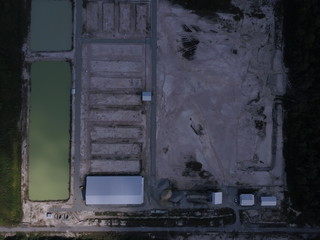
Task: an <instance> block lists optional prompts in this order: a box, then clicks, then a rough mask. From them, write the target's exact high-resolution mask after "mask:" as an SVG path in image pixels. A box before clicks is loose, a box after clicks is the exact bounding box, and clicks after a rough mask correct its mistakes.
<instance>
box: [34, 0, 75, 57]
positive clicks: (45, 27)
mask: <svg viewBox="0 0 320 240" xmlns="http://www.w3.org/2000/svg"><path fill="white" fill-rule="evenodd" d="M71 47H72V4H71V1H69V0H32V4H31V50H32V51H63V50H70V49H71Z"/></svg>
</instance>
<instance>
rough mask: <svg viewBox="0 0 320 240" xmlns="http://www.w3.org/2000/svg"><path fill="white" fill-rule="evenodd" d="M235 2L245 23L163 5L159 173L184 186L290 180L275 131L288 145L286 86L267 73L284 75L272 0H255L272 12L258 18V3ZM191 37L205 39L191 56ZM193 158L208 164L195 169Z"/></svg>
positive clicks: (280, 141)
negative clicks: (280, 98)
mask: <svg viewBox="0 0 320 240" xmlns="http://www.w3.org/2000/svg"><path fill="white" fill-rule="evenodd" d="M233 2H234V4H235V5H236V6H239V7H240V9H242V10H243V11H244V18H243V19H241V20H240V21H236V20H234V19H233V17H232V16H233V15H232V14H224V13H221V14H218V16H217V17H216V18H214V19H211V20H208V19H204V18H201V17H199V16H197V15H195V14H194V13H191V12H190V11H188V10H185V9H183V8H181V7H180V6H178V5H177V6H173V7H172V6H171V5H170V4H169V3H168V2H167V1H160V3H159V9H158V14H159V15H158V19H161V21H159V25H158V33H159V35H158V46H159V52H158V79H157V89H158V92H157V104H158V109H157V177H158V178H167V179H170V180H171V181H172V182H173V183H174V184H175V185H176V186H177V187H178V188H180V189H193V188H199V186H201V185H204V184H207V185H208V184H209V185H212V184H213V185H215V186H222V185H231V186H232V185H247V186H257V185H283V184H284V182H283V161H282V158H281V156H275V155H276V154H274V153H272V147H273V146H274V145H276V144H277V143H276V142H273V141H275V140H274V139H273V135H274V136H275V138H276V139H278V148H277V149H278V150H279V148H280V149H281V144H282V139H281V128H279V126H278V125H279V124H280V126H281V109H280V110H279V108H275V95H276V94H277V93H278V92H279V91H281V89H277V88H274V87H272V86H271V83H270V80H268V79H270V76H274V74H275V73H277V74H280V75H279V76H280V77H279V78H277V81H282V80H283V78H282V75H281V74H282V73H283V70H282V66H281V62H282V59H281V54H277V51H279V50H277V49H276V48H275V42H274V33H275V24H274V13H273V3H272V1H269V4H267V5H262V4H260V5H259V4H256V5H258V7H259V9H260V10H261V12H263V13H264V14H265V17H263V18H261V19H258V18H255V17H249V16H248V15H247V13H250V12H252V11H253V8H252V6H251V4H252V3H253V2H257V1H245V2H246V3H243V2H244V1H233ZM183 25H185V26H186V27H184V28H183ZM191 40H196V41H198V44H193V45H195V46H191V47H190V48H191V49H192V48H193V49H194V48H196V50H195V54H194V58H193V60H188V59H186V58H184V57H183V56H182V54H183V50H181V49H183V42H186V41H191ZM187 47H188V46H187ZM278 85H279V86H281V83H279V84H278ZM276 113H277V114H276ZM275 116H276V118H275ZM277 118H278V119H277ZM277 120H280V121H278V122H277ZM275 124H276V125H275ZM274 128H275V129H278V130H279V129H280V131H275V130H274ZM276 146H277V145H276ZM190 161H197V162H200V163H201V164H202V169H200V170H199V171H198V172H197V171H196V172H191V173H190V171H189V172H188V169H187V168H186V163H187V162H190Z"/></svg>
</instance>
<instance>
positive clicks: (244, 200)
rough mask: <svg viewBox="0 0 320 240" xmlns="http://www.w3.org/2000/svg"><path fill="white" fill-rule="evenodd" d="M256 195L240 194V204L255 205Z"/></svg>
mask: <svg viewBox="0 0 320 240" xmlns="http://www.w3.org/2000/svg"><path fill="white" fill-rule="evenodd" d="M253 205H254V195H253V194H240V206H253Z"/></svg>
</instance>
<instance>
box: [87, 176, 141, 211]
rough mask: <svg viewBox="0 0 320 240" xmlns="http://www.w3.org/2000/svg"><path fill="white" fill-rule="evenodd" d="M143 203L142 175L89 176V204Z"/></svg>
mask: <svg viewBox="0 0 320 240" xmlns="http://www.w3.org/2000/svg"><path fill="white" fill-rule="evenodd" d="M142 203H143V177H142V176H87V183H86V204H88V205H96V204H142Z"/></svg>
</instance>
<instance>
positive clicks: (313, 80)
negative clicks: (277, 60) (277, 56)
mask: <svg viewBox="0 0 320 240" xmlns="http://www.w3.org/2000/svg"><path fill="white" fill-rule="evenodd" d="M283 7H284V8H283V9H284V37H285V63H286V65H287V67H288V68H289V76H288V78H289V81H290V84H289V87H288V91H287V96H286V98H285V99H286V101H285V111H286V116H285V122H284V126H285V127H284V132H285V142H284V155H285V159H286V172H287V178H288V187H289V194H290V197H291V200H292V203H293V206H294V207H295V208H296V209H298V210H300V211H302V215H300V217H299V219H298V220H299V223H301V224H305V223H308V224H312V225H319V224H320V79H319V76H320V2H319V0H303V1H302V0H284V6H283Z"/></svg>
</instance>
